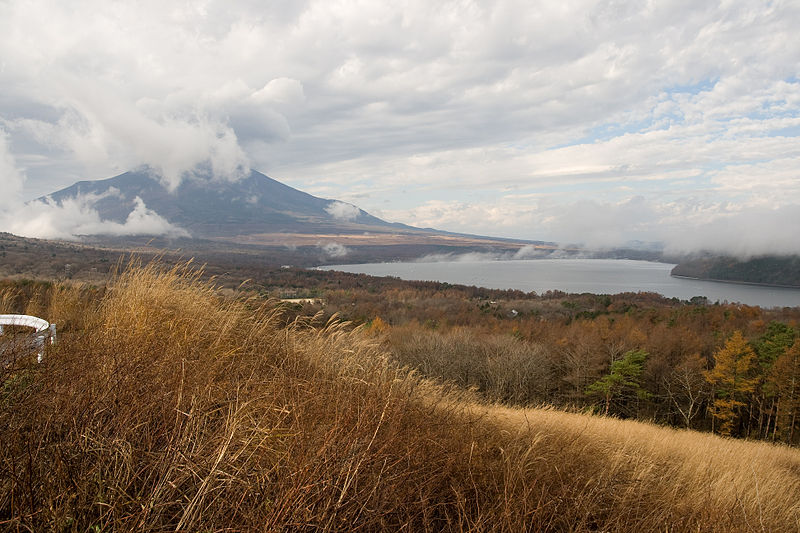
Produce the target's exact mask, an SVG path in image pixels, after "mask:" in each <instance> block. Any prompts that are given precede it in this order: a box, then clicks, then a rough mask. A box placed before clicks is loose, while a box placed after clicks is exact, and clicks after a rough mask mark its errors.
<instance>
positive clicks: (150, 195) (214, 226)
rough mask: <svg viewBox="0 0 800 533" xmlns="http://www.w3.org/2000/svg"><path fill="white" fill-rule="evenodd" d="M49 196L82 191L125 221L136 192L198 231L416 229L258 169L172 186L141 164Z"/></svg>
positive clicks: (108, 215)
mask: <svg viewBox="0 0 800 533" xmlns="http://www.w3.org/2000/svg"><path fill="white" fill-rule="evenodd" d="M49 197H50V198H51V199H52V200H53V201H55V202H56V203H58V204H61V203H62V202H64V201H65V200H67V199H70V198H78V197H82V198H84V199H87V200H88V201H89V203H90V206H91V207H92V208H94V209H96V210H97V211H98V213H99V214H100V217H101V218H102V219H103V220H111V221H114V222H124V221H125V219H126V217H127V216H128V214H130V212H131V211H132V210H133V209H134V206H135V203H136V198H137V197H138V198H141V200H142V201H143V202H144V203H145V205H146V206H147V207H148V208H149V209H151V210H153V211H155V212H156V213H158V214H159V215H160V216H162V217H164V218H165V219H167V220H168V221H169V222H170V223H172V224H174V225H177V226H180V227H181V228H184V229H186V230H188V231H189V232H191V233H192V235H194V236H197V237H225V236H234V235H248V234H256V233H276V232H295V233H325V232H331V231H336V232H339V233H358V232H363V231H365V230H366V229H367V228H374V229H377V228H383V229H384V230H391V229H392V228H399V229H408V230H411V229H414V228H411V227H409V226H404V225H402V224H390V223H388V222H385V221H383V220H381V219H379V218H377V217H374V216H372V215H370V214H369V213H367V212H365V211H363V210H361V209H359V208H357V207H356V206H352V205H350V204H344V203H341V202H336V201H335V200H328V199H325V198H318V197H316V196H312V195H310V194H308V193H305V192H302V191H298V190H297V189H294V188H292V187H289V186H288V185H284V184H283V183H280V182H278V181H276V180H274V179H272V178H270V177H268V176H265V175H264V174H262V173H260V172H257V171H255V170H252V171H250V173H249V174H248V175H247V176H245V177H244V178H242V179H240V180H237V181H222V180H215V179H210V178H208V177H203V176H199V175H198V176H193V177H192V178H191V179H185V180H184V181H183V182H182V183H181V184H180V186H179V187H178V188H177V189H176V190H175V191H169V190H168V189H167V188H166V187H164V185H163V184H162V183H161V182H160V181H159V180H158V179H157V178H156V177H154V175H153V174H152V173H151V172H150V171H148V170H146V169H143V170H138V171H131V172H126V173H124V174H121V175H119V176H115V177H113V178H109V179H104V180H97V181H80V182H77V183H75V184H73V185H71V186H70V187H67V188H65V189H62V190H60V191H57V192H55V193H53V194H51V195H49Z"/></svg>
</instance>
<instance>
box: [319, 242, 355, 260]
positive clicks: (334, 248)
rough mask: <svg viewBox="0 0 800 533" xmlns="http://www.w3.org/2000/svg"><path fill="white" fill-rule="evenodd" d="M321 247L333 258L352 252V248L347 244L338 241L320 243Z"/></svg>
mask: <svg viewBox="0 0 800 533" xmlns="http://www.w3.org/2000/svg"><path fill="white" fill-rule="evenodd" d="M319 247H320V249H321V250H322V252H323V253H324V254H325V255H326V256H328V257H330V258H331V259H339V258H341V257H345V256H346V255H347V254H349V253H350V250H349V249H348V248H347V247H346V246H344V245H343V244H339V243H338V242H328V243H325V244H321V245H319Z"/></svg>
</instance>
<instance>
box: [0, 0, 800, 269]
mask: <svg viewBox="0 0 800 533" xmlns="http://www.w3.org/2000/svg"><path fill="white" fill-rule="evenodd" d="M267 5H268V6H269V7H265V6H267ZM798 28H800V2H797V1H780V0H778V1H749V0H735V1H721V2H711V1H709V2H697V1H695V0H674V1H671V0H659V1H649V2H645V1H641V0H636V1H594V2H590V1H581V0H578V1H558V2H553V1H549V2H538V5H537V3H536V2H530V1H513V0H507V1H503V0H499V1H450V2H439V1H432V0H423V1H415V0H406V1H399V2H392V3H389V2H382V1H347V0H325V1H308V2H302V1H295V0H291V1H289V0H283V1H272V2H261V1H256V0H242V1H231V0H225V1H213V0H208V1H198V2H189V1H186V2H169V1H167V2H164V1H163V0H160V1H158V2H155V1H149V0H142V1H137V2H132V1H131V2H109V1H107V0H104V1H83V0H71V1H70V2H52V1H36V0H31V1H24V2H23V1H15V0H0V87H2V91H0V181H1V182H2V185H3V193H4V194H2V195H0V213H5V214H6V215H5V217H3V216H0V229H8V228H9V224H10V223H9V222H8V221H9V220H12V219H13V220H14V221H15V223H16V225H15V226H14V227H13V229H14V230H15V231H16V232H18V233H25V231H26V229H25V225H24V221H25V217H24V216H22V215H20V213H21V211H20V209H21V208H20V205H21V203H22V202H24V201H28V200H31V199H33V198H36V197H38V196H40V195H44V194H47V193H49V192H52V191H54V190H56V189H59V188H62V187H65V186H67V185H70V184H71V183H73V182H74V181H76V180H78V179H100V178H106V177H110V176H113V175H115V174H119V173H121V172H124V171H125V170H128V169H130V168H133V167H137V166H140V165H145V164H146V165H150V166H153V167H155V168H158V169H160V170H161V172H162V173H163V174H164V176H165V179H166V180H168V181H170V182H172V183H173V184H174V183H177V181H179V180H180V179H182V176H184V175H185V173H186V172H187V171H191V170H192V169H193V168H195V167H197V166H199V165H209V164H210V165H211V166H212V167H213V168H214V170H215V172H217V173H218V174H219V175H220V176H230V177H235V175H236V172H237V169H241V168H246V167H250V168H255V169H258V170H260V171H262V172H265V173H267V174H268V175H270V176H272V177H274V178H276V179H278V180H280V181H283V182H284V183H287V184H289V185H291V186H294V187H297V188H299V189H302V190H305V191H307V192H310V193H312V194H315V195H318V196H323V197H328V198H337V199H339V200H343V201H346V202H350V203H353V204H357V205H358V206H360V207H362V208H364V209H366V210H367V211H369V212H371V213H373V214H375V215H377V216H380V217H383V218H385V219H387V220H391V221H400V222H405V223H408V224H414V225H418V226H426V227H436V228H440V229H446V230H452V231H462V232H471V233H479V234H487V235H496V236H506V237H518V238H527V239H546V240H556V241H559V242H583V243H586V244H589V245H594V246H610V245H618V244H622V243H625V242H627V241H631V240H641V241H648V242H649V241H660V242H664V243H665V244H666V245H667V246H670V247H675V248H682V249H697V248H711V249H726V250H731V251H739V252H743V253H760V252H769V251H778V252H800V237H798V235H800V142H798V141H800V139H798V137H800V38H798ZM140 207H141V210H142V211H141V212H140V213H139V214H140V215H142V214H143V213H144V215H143V216H144V217H145V218H147V217H150V218H148V222H149V223H152V222H153V220H154V219H155V218H157V214H154V213H151V212H148V211H147V208H146V206H140ZM9 213H14V216H13V217H12V216H10V215H9ZM84 215H86V216H89V214H87V213H84ZM151 215H152V216H151ZM3 221H5V228H3V227H2V224H3V223H4V222H3ZM156 222H158V220H156ZM161 222H164V221H163V220H161Z"/></svg>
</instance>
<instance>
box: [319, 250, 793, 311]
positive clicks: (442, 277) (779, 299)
mask: <svg viewBox="0 0 800 533" xmlns="http://www.w3.org/2000/svg"><path fill="white" fill-rule="evenodd" d="M674 266H675V265H670V264H665V263H651V262H648V261H629V260H619V259H533V260H527V261H522V260H520V261H453V262H440V263H374V264H365V265H336V266H328V267H320V268H321V269H323V270H341V271H344V272H354V273H363V274H369V275H371V276H396V277H398V278H401V279H406V280H427V281H444V282H448V283H457V284H461V285H476V286H478V287H488V288H491V289H519V290H522V291H525V292H530V291H535V292H537V293H539V294H541V293H543V292H546V291H548V290H559V291H564V292H571V293H583V292H591V293H595V294H617V293H620V292H657V293H659V294H663V295H664V296H666V297H668V298H673V297H674V298H680V299H681V300H688V299H690V298H692V297H693V296H705V297H707V298H708V299H709V301H710V302H726V301H727V302H740V303H744V304H747V305H759V306H761V307H796V306H800V289H784V288H773V287H761V286H757V285H740V284H735V283H720V282H715V281H698V280H691V279H682V278H673V277H672V276H670V275H669V273H670V271H671V270H672V267H674Z"/></svg>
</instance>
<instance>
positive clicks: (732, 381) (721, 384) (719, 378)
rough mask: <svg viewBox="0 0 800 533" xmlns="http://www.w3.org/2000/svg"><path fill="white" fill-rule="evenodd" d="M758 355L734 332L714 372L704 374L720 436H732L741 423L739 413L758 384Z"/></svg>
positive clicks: (717, 355) (717, 354)
mask: <svg viewBox="0 0 800 533" xmlns="http://www.w3.org/2000/svg"><path fill="white" fill-rule="evenodd" d="M756 365H757V363H756V354H755V352H753V349H752V348H751V347H750V345H749V344H748V343H747V340H746V339H745V338H744V337H743V336H742V332H741V331H738V330H737V331H735V332H734V333H733V335H731V337H730V338H729V339H728V340H727V341H726V342H725V346H724V347H723V348H721V349H719V350H717V351H716V352H715V353H714V368H712V369H711V370H709V371H707V372H705V378H706V381H708V383H709V384H710V385H711V387H712V388H713V394H714V401H713V402H712V405H711V409H712V411H711V413H712V416H713V417H714V420H715V421H719V423H720V426H719V432H720V433H722V434H723V435H731V434H732V433H733V429H734V427H735V426H736V423H737V422H738V420H739V416H740V410H741V407H743V406H744V405H745V404H746V402H745V401H744V400H745V399H746V397H747V395H748V394H750V393H752V392H753V391H754V390H755V388H756V384H757V383H758V378H757V376H754V373H755V371H756Z"/></svg>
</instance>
